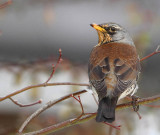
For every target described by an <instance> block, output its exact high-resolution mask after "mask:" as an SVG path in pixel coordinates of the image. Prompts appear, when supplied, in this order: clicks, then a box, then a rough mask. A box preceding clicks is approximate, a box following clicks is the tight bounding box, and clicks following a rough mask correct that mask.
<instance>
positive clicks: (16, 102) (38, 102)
mask: <svg viewBox="0 0 160 135" xmlns="http://www.w3.org/2000/svg"><path fill="white" fill-rule="evenodd" d="M9 99H10V100H11V101H12V102H13V103H14V104H16V105H18V106H19V107H29V106H33V105H36V104H41V103H42V100H41V99H40V100H38V101H36V102H34V103H31V104H27V105H23V104H21V103H18V101H16V100H14V99H13V98H11V97H10V98H9Z"/></svg>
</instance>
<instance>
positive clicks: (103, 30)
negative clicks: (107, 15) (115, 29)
mask: <svg viewBox="0 0 160 135" xmlns="http://www.w3.org/2000/svg"><path fill="white" fill-rule="evenodd" d="M90 25H91V26H92V27H93V28H95V29H96V30H98V31H101V32H106V30H105V29H104V28H102V27H101V26H99V25H98V24H95V23H92V24H90Z"/></svg>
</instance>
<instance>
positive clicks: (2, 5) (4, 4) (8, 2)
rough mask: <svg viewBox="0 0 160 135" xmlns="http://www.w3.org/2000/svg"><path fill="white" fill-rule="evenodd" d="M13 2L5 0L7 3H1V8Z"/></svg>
mask: <svg viewBox="0 0 160 135" xmlns="http://www.w3.org/2000/svg"><path fill="white" fill-rule="evenodd" d="M11 3H12V0H8V1H7V2H5V3H3V4H1V5H0V9H2V8H5V7H7V6H8V5H10V4H11Z"/></svg>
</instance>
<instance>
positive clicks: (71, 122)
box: [19, 90, 160, 135]
mask: <svg viewBox="0 0 160 135" xmlns="http://www.w3.org/2000/svg"><path fill="white" fill-rule="evenodd" d="M82 91H83V93H84V92H86V91H85V90H82ZM82 91H79V92H82ZM79 94H82V93H77V92H76V93H73V95H74V96H75V95H79ZM70 97H71V96H70V95H68V97H67V98H70ZM67 98H66V96H65V97H63V98H61V99H59V100H56V101H51V104H50V106H49V107H51V106H53V105H55V104H56V103H59V102H61V101H63V100H65V99H67ZM158 100H160V95H157V96H152V97H148V98H143V99H139V100H138V101H137V105H143V104H148V103H151V102H155V101H158ZM49 103H50V102H49ZM49 103H47V104H46V105H45V106H44V107H43V108H45V109H43V108H40V109H39V110H41V112H42V110H43V111H44V110H46V109H47V108H49V107H47V108H46V106H48V104H49ZM129 107H132V102H127V103H124V104H119V105H117V107H116V110H122V109H126V108H129ZM37 112H39V113H41V112H40V111H38V110H37V111H36V112H35V113H33V114H32V115H31V116H30V117H29V118H28V119H27V120H26V122H25V123H24V124H23V125H22V126H21V128H20V130H19V133H20V134H22V131H23V129H24V127H25V126H26V125H27V124H28V123H29V122H30V120H31V119H32V118H34V117H35V116H37V115H35V114H36V113H37ZM96 114H97V113H96V112H95V113H90V114H87V115H84V116H82V117H81V118H80V119H78V120H76V119H77V118H73V119H69V120H67V121H64V122H61V123H58V124H54V125H52V126H49V127H46V128H44V129H41V130H37V131H33V132H29V133H24V134H23V135H37V134H44V133H45V134H48V133H53V132H56V131H58V130H60V129H63V128H66V127H70V126H73V125H77V124H81V123H84V122H86V121H88V120H91V119H93V118H95V117H96ZM33 116H34V117H33ZM75 120H76V121H75ZM74 121H75V122H74Z"/></svg>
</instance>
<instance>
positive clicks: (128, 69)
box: [113, 59, 140, 96]
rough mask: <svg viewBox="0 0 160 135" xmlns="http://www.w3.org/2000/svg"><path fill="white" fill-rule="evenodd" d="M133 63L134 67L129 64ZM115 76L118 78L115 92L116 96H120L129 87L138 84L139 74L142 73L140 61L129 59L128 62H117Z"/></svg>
mask: <svg viewBox="0 0 160 135" xmlns="http://www.w3.org/2000/svg"><path fill="white" fill-rule="evenodd" d="M131 62H133V63H132V65H130V64H128V63H131ZM114 65H115V75H116V77H117V85H116V88H115V90H114V92H113V95H114V96H117V95H118V96H119V95H120V94H121V93H123V92H124V91H125V90H126V89H127V88H128V87H129V86H131V85H132V84H133V83H136V81H137V79H138V74H139V71H140V63H139V60H138V59H136V61H135V60H133V59H128V61H123V60H120V59H116V60H115V63H114Z"/></svg>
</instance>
